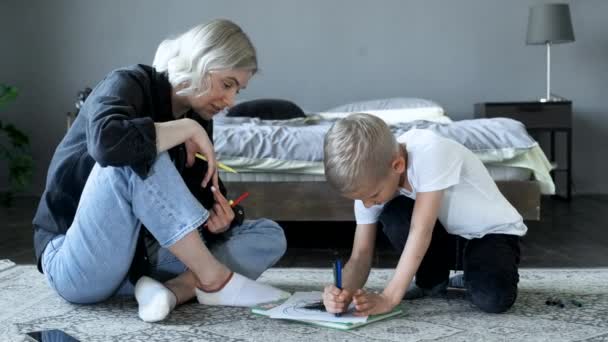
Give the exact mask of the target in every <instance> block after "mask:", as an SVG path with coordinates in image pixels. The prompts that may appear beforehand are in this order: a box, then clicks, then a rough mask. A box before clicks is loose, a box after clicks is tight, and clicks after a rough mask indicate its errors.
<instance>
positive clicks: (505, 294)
mask: <svg viewBox="0 0 608 342" xmlns="http://www.w3.org/2000/svg"><path fill="white" fill-rule="evenodd" d="M487 285H489V284H487ZM487 285H486V286H484V287H483V288H480V287H475V286H468V287H467V290H468V291H469V297H470V299H471V302H472V303H473V304H474V305H475V306H477V307H478V308H480V309H481V310H482V311H484V312H487V313H503V312H505V311H507V310H509V309H510V308H511V307H512V306H513V304H514V303H515V300H516V299H517V285H515V286H504V285H503V286H487Z"/></svg>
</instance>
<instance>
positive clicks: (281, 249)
mask: <svg viewBox="0 0 608 342" xmlns="http://www.w3.org/2000/svg"><path fill="white" fill-rule="evenodd" d="M256 223H257V224H256V227H257V228H258V229H259V231H260V233H262V234H264V240H265V241H267V244H266V247H267V248H268V250H269V252H270V254H271V255H273V256H274V257H275V258H276V260H275V262H276V261H278V260H279V259H280V258H281V257H282V256H283V254H285V251H286V250H287V239H286V238H285V232H284V231H283V228H282V227H281V226H280V225H279V224H278V223H276V222H274V221H272V220H268V219H260V220H258V221H257V222H256Z"/></svg>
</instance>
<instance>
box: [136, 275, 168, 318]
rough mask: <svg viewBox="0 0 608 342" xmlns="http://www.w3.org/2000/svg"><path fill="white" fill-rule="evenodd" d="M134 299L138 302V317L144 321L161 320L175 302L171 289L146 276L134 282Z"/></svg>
mask: <svg viewBox="0 0 608 342" xmlns="http://www.w3.org/2000/svg"><path fill="white" fill-rule="evenodd" d="M135 299H136V300H137V303H138V304H139V318H141V319H142V320H143V321H145V322H158V321H162V320H163V319H165V318H166V317H167V316H168V315H169V313H170V312H171V310H173V308H175V304H176V303H177V298H175V295H174V294H173V292H171V290H169V289H168V288H166V287H165V286H164V285H163V284H161V283H160V282H158V281H156V280H154V279H152V278H150V277H146V276H142V277H141V278H139V280H138V281H137V284H135Z"/></svg>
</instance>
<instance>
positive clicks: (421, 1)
mask: <svg viewBox="0 0 608 342" xmlns="http://www.w3.org/2000/svg"><path fill="white" fill-rule="evenodd" d="M540 2H541V1H533V0H517V1H505V0H466V1H464V0H461V1H439V0H410V1H404V0H390V1H389V0H386V1H363V0H358V1H353V0H339V1H338V0H336V1H326V0H307V1H295V0H264V1H247V0H223V1H201V0H188V1H186V0H183V1H171V2H170V1H164V0H131V1H124V0H105V1H93V0H54V1H42V0H39V1H36V0H30V1H27V0H26V1H0V30H1V32H5V33H8V34H3V35H2V36H3V38H2V40H3V41H2V42H1V43H0V44H2V45H0V46H2V50H1V52H0V63H1V64H0V65H1V67H0V81H2V82H6V83H10V84H14V85H16V86H18V87H19V88H20V89H21V90H22V95H21V97H20V98H19V101H18V102H17V103H16V104H14V105H13V106H11V107H10V110H8V111H6V110H5V111H3V112H2V114H1V115H2V118H3V119H4V118H5V117H6V118H8V119H9V120H11V121H13V122H14V123H15V124H17V125H18V126H19V127H21V128H23V129H24V130H25V131H26V132H27V133H28V134H29V135H30V136H31V139H32V143H33V150H34V158H35V161H36V164H37V170H36V177H35V181H34V184H33V186H32V188H31V192H32V193H34V194H36V193H40V192H41V190H42V189H43V185H44V179H45V174H46V168H47V166H48V163H49V161H50V158H51V155H52V153H53V150H54V148H55V146H56V145H57V144H58V143H59V141H60V139H61V137H62V135H63V134H64V132H65V112H67V111H69V110H72V108H73V101H74V98H75V94H76V92H77V91H78V90H80V89H82V88H83V87H85V86H87V85H94V84H95V83H96V82H97V81H99V80H100V79H101V78H102V77H103V76H104V74H106V73H107V72H108V71H110V70H112V69H113V68H116V67H120V66H124V65H129V64H133V63H150V62H151V60H152V57H153V54H154V51H155V49H156V46H157V45H158V43H159V42H160V41H161V40H162V39H163V38H164V37H166V36H167V35H169V34H175V33H179V32H181V31H183V30H185V29H187V28H189V27H191V26H193V25H195V24H198V23H201V22H205V21H207V20H209V19H212V18H216V17H225V18H230V19H232V20H234V21H236V22H238V23H239V24H240V25H241V26H242V27H243V28H244V29H245V31H246V32H248V33H249V35H250V36H251V38H252V40H253V41H254V43H255V45H256V46H257V48H258V51H259V59H260V62H261V68H262V73H261V74H260V75H259V76H256V77H255V78H254V79H253V80H252V81H251V82H250V86H249V87H248V89H247V90H246V91H244V92H243V93H242V97H241V99H252V98H258V97H279V98H286V99H291V100H293V101H295V102H296V103H298V104H299V105H301V106H302V107H304V108H305V109H307V110H323V109H327V108H329V107H331V106H334V105H339V104H343V103H346V102H350V101H355V100H364V99H373V98H386V97H393V96H415V97H424V98H429V99H433V100H435V101H437V102H439V103H441V104H442V105H443V106H444V107H445V108H446V109H447V111H448V113H449V115H450V116H451V117H452V118H454V119H466V118H471V117H472V113H473V104H474V103H476V102H482V101H503V100H504V101H508V100H532V99H535V98H538V97H540V96H542V95H543V94H544V87H545V84H544V80H545V60H544V58H545V50H544V48H543V47H542V46H526V45H525V42H524V41H525V33H526V25H527V16H528V7H529V6H530V5H532V4H536V3H540ZM569 3H570V5H571V11H572V17H573V22H574V30H575V35H576V42H575V43H571V44H564V45H558V46H555V47H554V48H553V50H552V51H553V82H552V85H553V90H554V92H556V93H558V94H560V95H562V96H565V97H567V98H569V99H572V100H573V102H574V109H575V117H574V132H575V137H574V145H575V146H574V164H575V167H576V169H575V174H574V182H575V189H576V191H577V192H578V193H608V177H606V176H605V175H606V174H607V172H606V171H608V161H606V158H605V156H606V154H605V152H604V151H605V150H606V145H607V143H606V140H607V139H605V138H604V137H605V136H607V134H606V133H608V104H607V103H606V98H607V96H606V95H608V94H607V91H608V63H607V62H608V35H607V34H606V33H607V32H608V21H607V20H605V15H606V13H608V1H605V0H584V1H583V0H576V1H569ZM3 172H4V167H3V166H0V177H2V178H1V179H2V182H4V176H5V174H3ZM2 185H6V183H5V182H4V183H0V187H1V186H2Z"/></svg>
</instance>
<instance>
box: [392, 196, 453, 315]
mask: <svg viewBox="0 0 608 342" xmlns="http://www.w3.org/2000/svg"><path fill="white" fill-rule="evenodd" d="M442 197H443V190H439V191H432V192H419V193H418V194H417V195H416V204H415V205H414V212H413V215H412V221H411V226H410V231H409V234H408V238H407V242H406V243H405V249H404V250H403V253H402V254H401V257H400V258H399V263H398V264H397V268H396V270H395V275H394V276H393V279H391V281H390V282H389V283H388V285H387V286H386V288H385V289H384V291H383V295H385V296H386V297H387V298H388V299H389V300H390V301H391V303H392V304H394V305H397V304H398V303H400V302H401V299H402V298H403V296H404V295H405V291H406V290H407V288H408V287H409V285H410V283H411V281H412V279H413V278H414V275H415V274H416V271H418V267H419V266H420V263H421V262H422V258H424V255H425V254H426V251H427V250H428V248H429V245H430V243H431V237H432V235H433V227H434V226H435V221H437V215H438V214H439V208H440V206H441V199H442Z"/></svg>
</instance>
